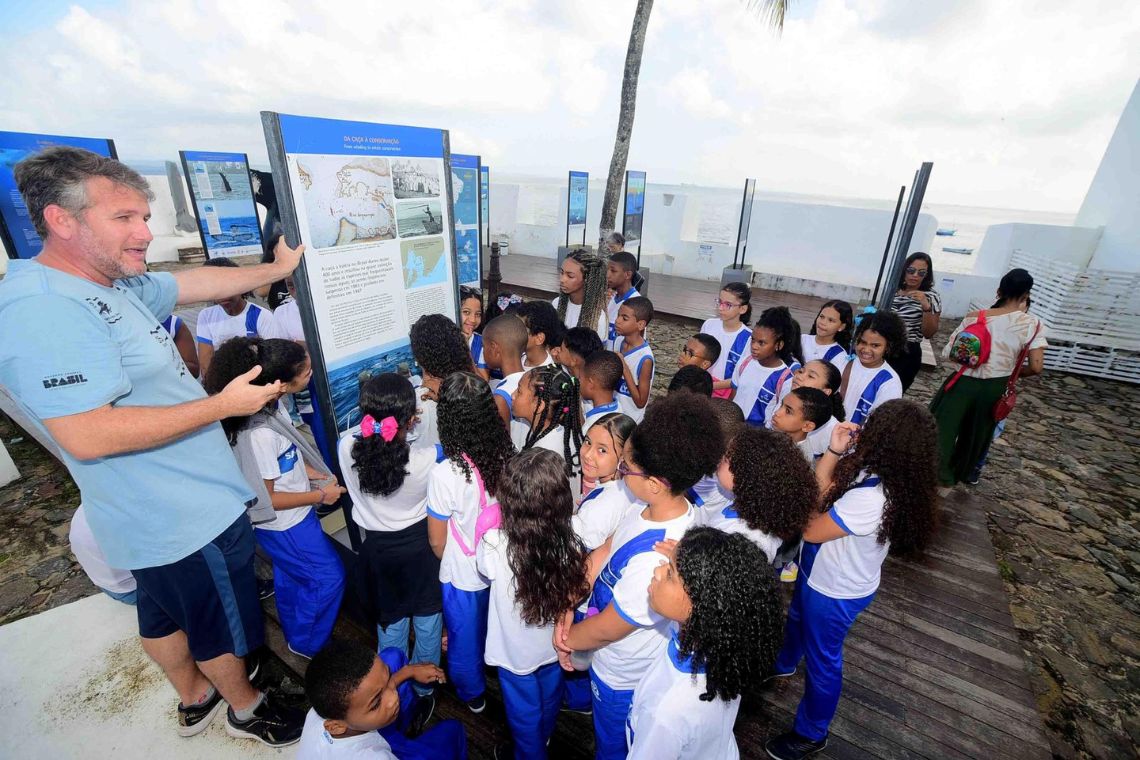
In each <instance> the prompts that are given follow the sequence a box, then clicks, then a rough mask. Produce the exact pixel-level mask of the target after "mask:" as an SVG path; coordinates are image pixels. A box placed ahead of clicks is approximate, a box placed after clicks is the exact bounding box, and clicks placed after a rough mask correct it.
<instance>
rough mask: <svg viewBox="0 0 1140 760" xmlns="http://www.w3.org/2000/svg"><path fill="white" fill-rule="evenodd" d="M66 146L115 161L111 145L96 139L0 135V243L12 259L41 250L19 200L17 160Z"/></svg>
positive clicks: (33, 226)
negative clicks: (57, 146) (16, 172)
mask: <svg viewBox="0 0 1140 760" xmlns="http://www.w3.org/2000/svg"><path fill="white" fill-rule="evenodd" d="M56 145H68V146H71V147H73V148H83V149H84V150H89V151H91V152H92V153H98V154H99V155H100V156H107V157H109V158H118V155H117V154H116V153H115V143H113V142H112V141H111V140H107V139H102V138H97V137H65V136H62V135H39V134H32V133H30V132H0V240H2V241H3V243H4V248H5V249H7V251H8V257H9V258H12V259H30V258H32V257H34V256H35V255H36V254H38V253H39V252H40V250H41V249H42V248H43V247H44V244H43V241H42V240H41V239H40V235H39V233H38V232H36V227H35V225H34V224H32V219H31V217H30V216H28V207H27V206H25V205H24V199H23V198H21V197H20V191H19V189H18V188H17V187H16V177H15V175H14V174H13V170H14V169H15V167H16V164H18V163H19V162H20V161H23V160H24V159H25V158H27V157H28V156H33V155H35V154H36V153H39V152H40V151H41V150H43V149H44V148H50V147H53V146H56Z"/></svg>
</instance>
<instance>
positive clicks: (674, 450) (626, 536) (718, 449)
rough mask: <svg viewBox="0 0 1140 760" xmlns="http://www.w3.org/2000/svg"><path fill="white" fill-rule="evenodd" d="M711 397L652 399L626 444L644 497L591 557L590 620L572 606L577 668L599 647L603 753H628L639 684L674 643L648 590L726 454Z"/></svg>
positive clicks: (562, 639)
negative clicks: (701, 483)
mask: <svg viewBox="0 0 1140 760" xmlns="http://www.w3.org/2000/svg"><path fill="white" fill-rule="evenodd" d="M711 404H712V401H711V400H710V399H705V398H701V397H700V396H694V395H693V394H681V395H677V394H674V395H672V396H666V397H665V398H663V399H659V400H657V401H654V402H653V403H652V404H650V406H649V408H648V409H647V410H646V414H645V420H644V421H643V422H642V423H641V424H640V425H638V426H637V427H636V428H634V430H633V434H632V435H630V437H629V439H628V440H627V441H626V442H625V451H624V453H623V456H622V462H621V464H620V466H619V468H618V471H619V472H620V473H621V475H622V478H623V481H624V483H625V486H626V487H627V488H628V489H629V491H630V493H631V494H632V495H633V497H634V499H636V500H638V501H639V502H641V503H644V504H645V505H646V506H645V507H644V508H638V507H635V508H631V509H629V510H628V511H627V512H626V514H625V515H624V516H623V517H622V519H621V522H619V523H618V526H617V528H616V529H615V530H614V534H613V535H612V536H610V537H609V538H608V539H607V540H606V542H605V543H603V544H602V545H601V546H599V547H598V548H597V549H595V550H594V551H593V552H592V553H591V555H590V568H591V573H590V574H591V577H592V578H596V580H595V581H594V584H593V589H592V591H591V594H590V600H589V608H588V609H589V612H588V613H587V615H588V616H587V617H586V619H585V620H582V621H581V622H579V623H574V624H572V625H570V624H569V623H570V622H571V621H572V619H573V615H572V613H571V612H570V611H568V612H567V613H566V615H565V616H564V617H563V620H562V622H561V623H560V625H559V627H558V629H557V630H556V633H555V648H557V649H559V651H561V652H562V653H563V654H564V655H565V658H564V660H563V667H564V668H566V669H570V668H571V667H573V665H572V664H571V662H570V654H571V653H572V652H575V651H577V652H588V651H590V650H596V651H595V652H594V653H593V656H592V662H591V664H590V680H591V682H592V687H593V688H592V691H593V708H594V734H595V747H596V753H595V756H596V757H598V758H603V759H606V758H624V757H625V756H626V736H625V721H626V717H627V716H628V715H629V708H630V705H631V703H632V701H633V689H634V687H635V686H637V683H638V681H640V680H641V677H642V676H644V675H645V672H646V671H647V670H648V669H649V667H650V666H651V665H652V664H653V663H654V662H656V660H657V658H658V657H660V656H661V655H662V653H663V652H664V650H665V648H666V646H667V645H668V643H669V621H668V620H666V619H665V618H664V617H663V616H662V615H661V614H660V613H658V612H656V611H655V610H653V608H651V607H650V606H649V595H648V592H647V589H648V587H649V581H650V580H651V579H652V577H653V571H654V570H655V569H656V567H657V565H658V564H660V563H661V560H662V555H661V554H660V553H658V552H657V551H655V549H654V546H655V544H657V543H658V542H660V541H664V540H666V539H670V538H672V539H679V538H681V536H682V535H684V533H685V531H686V530H688V528H689V527H690V526H691V525H692V524H693V521H694V520H695V519H696V510H695V509H694V508H693V505H692V504H691V503H690V502H689V500H688V499H686V498H685V492H686V491H687V490H688V489H689V488H691V487H692V486H693V485H694V484H696V482H697V481H698V480H700V478H701V476H702V475H704V474H705V473H706V472H712V470H713V469H714V468H715V467H716V463H717V461H718V460H719V459H720V457H721V455H722V454H723V452H724V437H723V435H722V433H721V431H720V428H719V427H718V426H716V425H710V424H709V420H710V419H712V418H713V416H714V414H715V412H714V411H713V410H712V408H711Z"/></svg>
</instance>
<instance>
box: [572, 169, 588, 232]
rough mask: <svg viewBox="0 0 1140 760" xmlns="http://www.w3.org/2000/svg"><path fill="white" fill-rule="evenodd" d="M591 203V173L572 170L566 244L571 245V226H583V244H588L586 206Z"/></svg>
mask: <svg viewBox="0 0 1140 760" xmlns="http://www.w3.org/2000/svg"><path fill="white" fill-rule="evenodd" d="M589 203H590V174H589V173H588V172H570V180H569V184H568V189H567V193H566V246H567V247H570V228H571V227H574V228H578V227H581V228H582V245H585V244H586V208H587V206H588V205H589Z"/></svg>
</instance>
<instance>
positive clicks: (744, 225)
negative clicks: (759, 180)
mask: <svg viewBox="0 0 1140 760" xmlns="http://www.w3.org/2000/svg"><path fill="white" fill-rule="evenodd" d="M755 198H756V180H754V179H746V180H744V201H743V203H741V205H740V227H738V228H737V232H736V251H735V252H734V253H733V254H732V266H733V268H734V269H735V268H737V267H743V266H744V254H745V253H747V251H748V227H749V225H751V223H752V201H753V200H755Z"/></svg>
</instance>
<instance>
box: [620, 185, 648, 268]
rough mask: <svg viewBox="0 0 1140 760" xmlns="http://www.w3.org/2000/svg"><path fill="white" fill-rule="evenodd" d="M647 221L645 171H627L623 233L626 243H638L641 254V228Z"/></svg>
mask: <svg viewBox="0 0 1140 760" xmlns="http://www.w3.org/2000/svg"><path fill="white" fill-rule="evenodd" d="M644 221H645V172H630V171H627V172H626V173H625V215H624V216H623V218H622V223H621V234H622V235H624V236H625V244H626V245H627V246H628V245H629V244H630V243H637V252H638V255H639V256H640V254H641V228H642V223H643V222H644Z"/></svg>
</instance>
